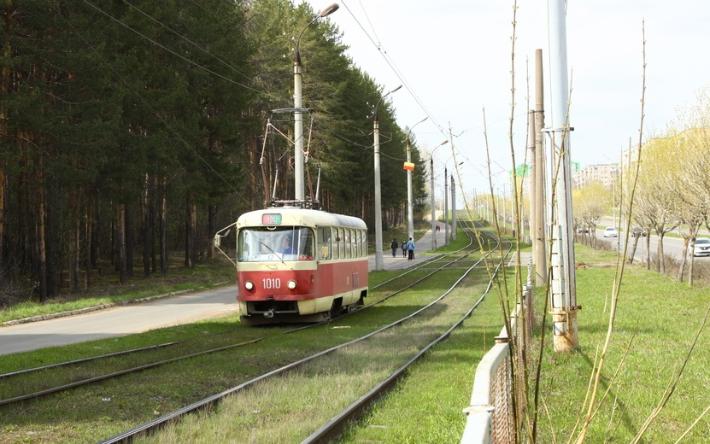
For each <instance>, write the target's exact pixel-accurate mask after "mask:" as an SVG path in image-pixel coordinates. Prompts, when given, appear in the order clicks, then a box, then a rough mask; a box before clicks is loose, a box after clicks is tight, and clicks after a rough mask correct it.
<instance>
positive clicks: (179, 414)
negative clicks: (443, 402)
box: [104, 246, 512, 443]
mask: <svg viewBox="0 0 710 444" xmlns="http://www.w3.org/2000/svg"><path fill="white" fill-rule="evenodd" d="M511 248H512V246H511ZM493 252H494V251H491V252H489V254H490V253H493ZM509 252H510V248H509V249H508V252H506V254H505V255H504V257H503V258H501V259H500V262H499V263H498V265H497V266H496V268H495V271H494V273H493V277H491V278H490V279H489V280H488V283H487V285H486V289H485V291H484V292H483V294H482V295H481V296H480V298H479V299H478V300H477V301H476V302H475V303H474V304H473V305H472V306H470V307H469V308H468V309H467V310H466V311H465V313H464V315H463V316H462V317H461V318H460V319H459V320H458V321H457V322H456V323H454V325H452V326H450V327H449V328H448V329H446V331H445V332H444V333H443V334H441V335H437V336H436V338H435V339H434V340H433V341H430V342H429V343H428V344H427V345H426V346H425V347H424V348H422V349H421V350H419V352H418V353H417V354H416V355H415V356H414V357H413V358H411V359H410V360H408V361H407V363H406V364H405V365H404V366H400V367H399V368H398V369H397V370H396V371H395V372H394V373H393V374H391V375H390V376H389V377H387V378H386V379H385V380H384V381H383V382H381V383H380V384H378V385H377V386H376V387H375V388H374V389H372V390H370V391H369V392H368V393H367V394H366V395H364V396H362V397H360V398H359V399H358V400H357V401H356V402H354V403H353V404H350V405H349V406H348V407H347V408H346V409H345V410H343V411H342V412H341V413H340V414H338V415H336V416H335V417H334V418H332V419H331V420H330V421H328V423H327V424H326V425H324V426H323V427H321V428H320V429H319V430H318V431H317V432H316V433H314V434H313V435H311V437H309V438H308V440H312V441H313V442H317V441H318V440H320V439H322V438H324V437H328V436H332V434H333V433H335V432H336V431H337V430H339V428H340V427H342V425H343V424H344V423H345V422H346V421H347V420H349V419H351V418H352V417H353V415H354V414H355V413H357V412H358V411H361V410H362V408H363V407H364V406H366V405H368V404H369V402H371V400H372V399H374V398H376V397H377V396H379V395H380V394H381V393H382V392H383V391H384V389H385V388H387V387H390V386H391V385H392V384H393V383H394V382H395V381H396V380H397V379H398V378H399V377H401V375H402V374H403V373H404V372H405V371H406V369H407V368H408V367H409V366H411V365H412V364H413V363H414V362H416V360H417V359H419V358H420V357H421V356H422V355H424V354H425V353H426V351H427V350H429V349H431V348H432V347H434V346H435V345H436V344H437V343H439V342H441V341H442V340H444V339H445V338H446V337H447V336H448V335H449V334H450V333H451V332H452V331H453V330H454V329H456V328H457V327H458V326H460V325H461V324H462V323H463V321H464V320H465V319H466V318H468V317H469V316H470V315H471V314H472V313H473V311H474V310H475V309H476V307H478V305H479V304H480V303H481V301H482V300H483V299H484V298H485V296H486V295H487V294H488V292H489V291H490V288H491V286H492V284H493V280H494V277H495V274H496V273H497V272H498V270H499V269H500V267H501V266H502V264H504V261H505V257H506V256H507V255H508V254H509ZM481 260H483V258H481ZM481 260H479V261H477V262H476V263H475V264H473V265H471V266H470V267H469V268H468V270H467V271H466V272H464V273H463V274H462V275H461V276H460V277H459V278H458V279H457V280H456V281H455V282H454V283H453V284H452V285H451V286H450V287H449V288H448V289H447V290H446V291H445V292H444V293H442V294H441V295H440V296H438V297H437V298H435V299H434V300H432V301H431V302H430V303H428V304H426V305H425V306H424V307H421V308H420V309H418V310H416V311H415V312H413V313H410V314H408V315H407V316H404V317H402V318H400V319H398V320H396V321H394V322H391V323H389V324H387V325H385V326H383V327H381V328H379V329H377V330H375V331H372V332H369V333H367V334H365V335H363V336H360V337H358V338H355V339H352V340H350V341H348V342H345V343H342V344H339V345H336V346H333V347H330V348H328V349H326V350H322V351H320V352H317V353H314V354H311V355H309V356H307V357H305V358H302V359H299V360H297V361H294V362H291V363H289V364H286V365H283V366H281V367H279V368H277V369H274V370H271V371H269V372H266V373H264V374H261V375H259V376H257V377H255V378H252V379H250V380H248V381H246V382H243V383H241V384H239V385H237V386H234V387H231V388H229V389H227V390H224V391H222V392H219V393H216V394H214V395H211V396H209V397H207V398H204V399H202V400H199V401H197V402H194V403H192V404H189V405H187V406H184V407H182V408H180V409H178V410H175V411H173V412H171V413H169V414H167V415H163V416H161V417H159V418H156V419H154V420H152V421H149V422H146V423H144V424H142V425H140V426H138V427H135V428H133V429H131V430H128V431H126V432H124V433H121V434H119V435H116V436H114V437H112V438H109V439H108V440H106V441H104V442H106V443H115V442H129V441H132V440H133V439H135V438H136V437H138V436H141V435H143V434H150V433H152V432H154V431H156V430H158V429H160V428H162V427H164V426H165V425H167V424H169V423H173V422H176V421H178V420H180V419H181V418H183V417H185V416H187V415H189V414H191V413H194V412H197V411H203V410H205V409H209V408H211V407H213V406H214V405H216V404H218V403H220V402H221V401H223V400H224V399H225V398H228V397H231V396H232V395H235V394H237V393H242V392H246V391H247V389H251V388H254V387H255V386H257V385H260V384H261V385H264V384H265V383H266V381H267V380H268V381H271V379H272V378H277V377H280V376H284V375H286V374H289V373H292V372H294V371H296V370H298V369H300V368H302V367H304V366H306V365H308V364H310V363H313V362H314V361H316V360H318V359H320V358H324V357H327V356H331V355H332V354H334V353H336V352H340V351H342V350H344V349H347V348H348V347H353V346H356V345H358V344H362V343H363V342H365V341H367V340H369V339H371V338H374V337H377V336H378V335H382V334H384V333H385V332H390V333H391V331H392V330H393V329H394V328H395V327H400V326H402V325H404V324H405V323H408V322H410V321H412V320H413V319H415V318H417V317H418V316H420V315H422V314H423V313H427V312H428V311H429V310H431V309H432V307H435V306H437V304H439V303H440V302H441V301H442V300H443V299H444V298H446V297H447V296H448V295H450V294H451V293H452V292H453V291H454V290H455V289H456V288H457V287H458V286H459V285H460V284H461V282H462V281H464V280H465V279H466V278H467V276H468V275H469V274H470V272H471V271H473V270H474V269H475V268H476V267H477V265H478V264H479V263H480V261H481ZM268 385H269V386H271V385H273V382H269V384H268ZM170 439H171V440H172V439H175V436H174V435H171V437H170Z"/></svg>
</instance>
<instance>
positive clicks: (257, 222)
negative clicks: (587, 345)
mask: <svg viewBox="0 0 710 444" xmlns="http://www.w3.org/2000/svg"><path fill="white" fill-rule="evenodd" d="M264 215H280V216H281V220H280V223H279V224H274V225H285V226H307V227H326V226H327V227H344V228H356V229H360V230H366V229H367V225H366V224H365V222H364V221H363V220H362V219H359V218H357V217H352V216H345V215H343V214H335V213H328V212H326V211H320V210H312V209H305V208H296V207H273V208H266V209H263V210H256V211H250V212H248V213H244V214H242V215H241V216H239V218H238V219H237V228H242V227H258V226H264V225H268V226H273V225H271V224H266V223H263V222H262V221H263V216H264Z"/></svg>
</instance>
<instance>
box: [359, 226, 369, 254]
mask: <svg viewBox="0 0 710 444" xmlns="http://www.w3.org/2000/svg"><path fill="white" fill-rule="evenodd" d="M366 251H367V238H366V237H365V232H364V231H362V230H360V257H365V256H367V254H365V252H366Z"/></svg>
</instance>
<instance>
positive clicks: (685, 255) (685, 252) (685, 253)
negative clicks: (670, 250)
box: [678, 237, 690, 282]
mask: <svg viewBox="0 0 710 444" xmlns="http://www.w3.org/2000/svg"><path fill="white" fill-rule="evenodd" d="M689 243H690V238H689V237H688V238H683V257H681V259H680V268H678V282H683V275H684V274H685V273H684V272H685V263H686V262H687V259H688V244H689Z"/></svg>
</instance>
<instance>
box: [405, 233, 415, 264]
mask: <svg viewBox="0 0 710 444" xmlns="http://www.w3.org/2000/svg"><path fill="white" fill-rule="evenodd" d="M414 248H415V245H414V240H412V238H411V237H410V238H409V241H408V242H407V251H408V252H409V260H410V261H411V260H414Z"/></svg>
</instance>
